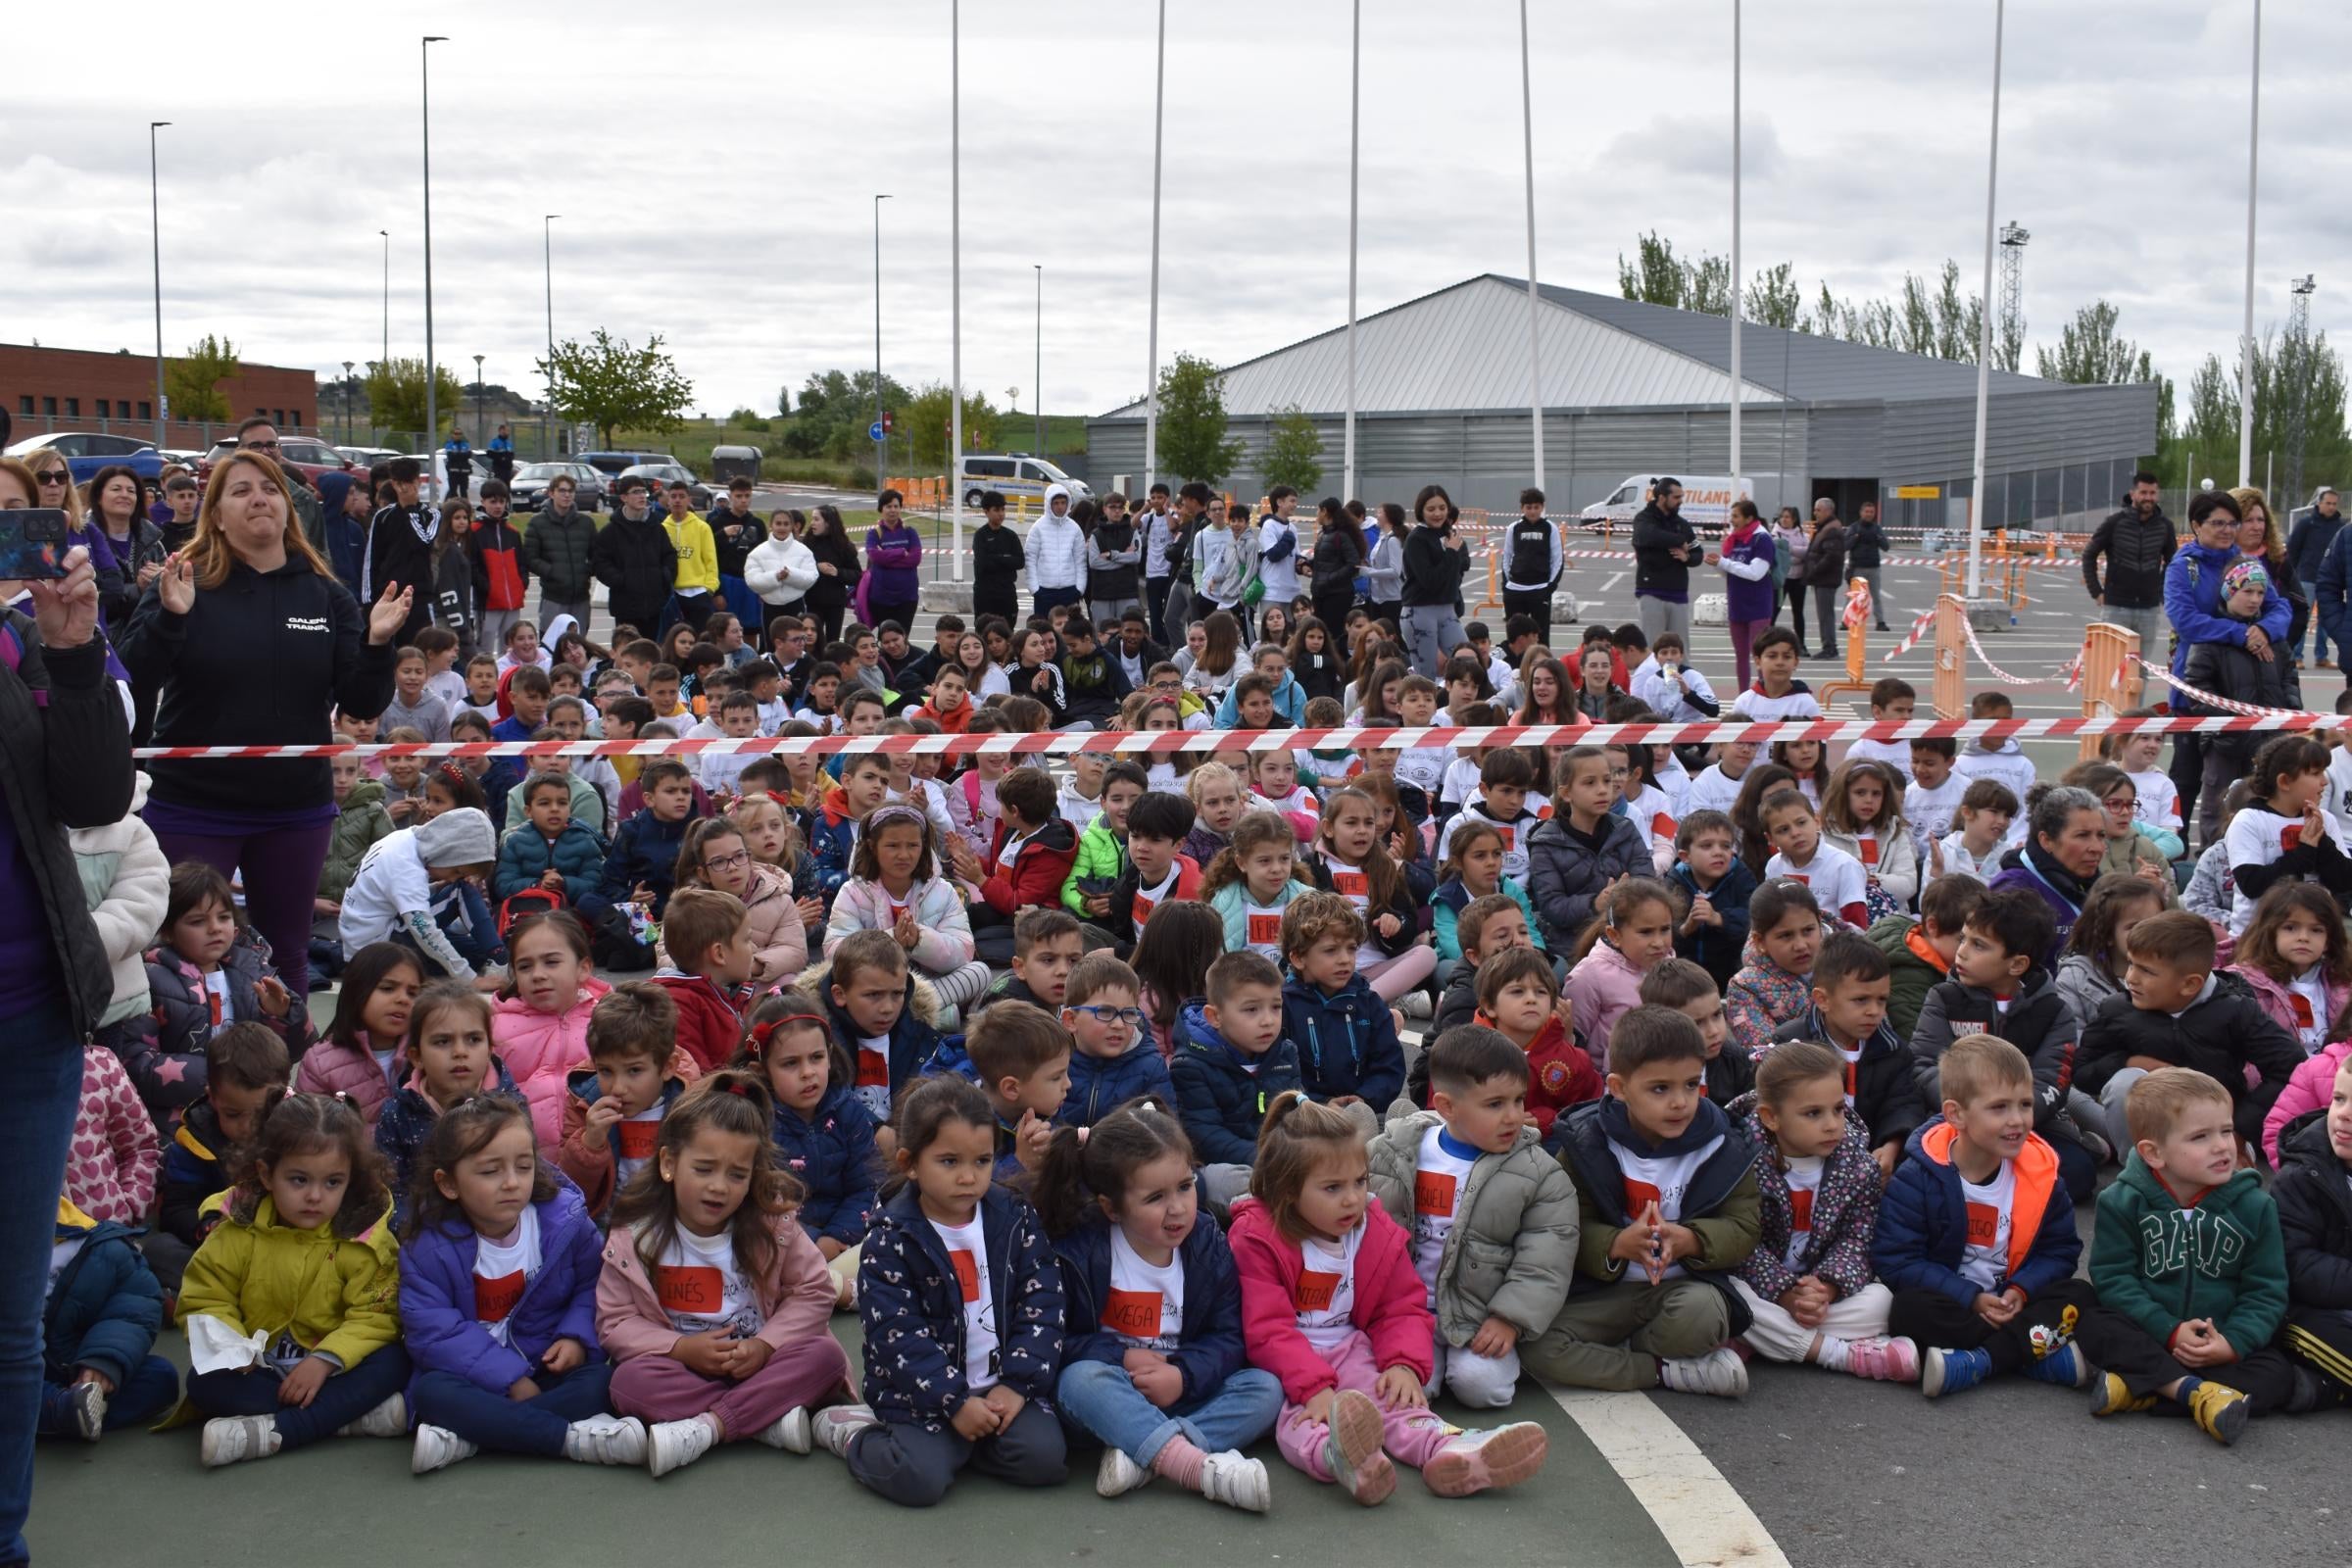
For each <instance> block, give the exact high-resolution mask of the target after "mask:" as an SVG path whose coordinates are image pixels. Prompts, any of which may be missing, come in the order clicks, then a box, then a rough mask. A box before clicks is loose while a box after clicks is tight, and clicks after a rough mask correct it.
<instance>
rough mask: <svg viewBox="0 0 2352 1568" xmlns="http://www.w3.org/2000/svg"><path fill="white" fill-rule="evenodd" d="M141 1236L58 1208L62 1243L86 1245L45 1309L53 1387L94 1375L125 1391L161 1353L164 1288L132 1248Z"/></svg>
mask: <svg viewBox="0 0 2352 1568" xmlns="http://www.w3.org/2000/svg"><path fill="white" fill-rule="evenodd" d="M138 1234H139V1233H138V1232H137V1231H134V1230H131V1229H130V1228H128V1227H127V1226H123V1225H118V1224H116V1223H115V1222H114V1221H113V1220H111V1219H104V1220H95V1221H93V1220H92V1219H91V1218H90V1217H89V1216H88V1215H87V1214H84V1213H81V1212H80V1211H79V1210H77V1209H74V1208H73V1207H72V1206H71V1205H70V1204H65V1203H62V1202H61V1203H60V1204H59V1206H58V1213H57V1235H56V1239H57V1241H58V1242H59V1243H61V1244H62V1243H65V1242H70V1241H72V1240H73V1238H74V1237H76V1236H80V1237H82V1238H83V1240H82V1244H81V1250H80V1251H78V1252H75V1253H74V1254H73V1261H71V1262H69V1263H68V1264H67V1265H66V1267H65V1270H64V1272H63V1273H61V1274H59V1275H58V1277H57V1284H56V1285H55V1286H53V1287H51V1288H50V1291H49V1300H48V1304H47V1305H46V1306H44V1307H43V1308H42V1309H41V1369H42V1376H44V1377H46V1378H47V1379H48V1380H49V1381H50V1382H52V1383H71V1382H73V1380H74V1379H75V1378H77V1377H79V1376H80V1375H81V1371H80V1369H81V1368H83V1367H95V1368H97V1370H98V1371H99V1372H101V1373H103V1374H104V1375H105V1376H106V1378H107V1379H108V1380H109V1381H110V1382H112V1383H113V1384H114V1385H115V1387H116V1388H118V1389H119V1388H121V1387H122V1386H123V1384H124V1383H126V1382H128V1381H129V1380H130V1374H131V1373H132V1372H133V1371H135V1370H136V1369H137V1368H138V1365H139V1363H140V1362H141V1361H144V1360H146V1359H147V1352H148V1351H150V1350H152V1349H153V1348H155V1336H156V1331H157V1330H158V1329H161V1328H162V1327H163V1326H164V1288H163V1287H162V1286H161V1285H159V1284H157V1283H156V1279H155V1275H154V1273H153V1271H151V1270H150V1269H149V1268H148V1267H147V1259H146V1258H144V1257H142V1256H140V1255H139V1250H138V1248H136V1247H134V1246H133V1245H131V1238H132V1237H133V1236H136V1235H138Z"/></svg>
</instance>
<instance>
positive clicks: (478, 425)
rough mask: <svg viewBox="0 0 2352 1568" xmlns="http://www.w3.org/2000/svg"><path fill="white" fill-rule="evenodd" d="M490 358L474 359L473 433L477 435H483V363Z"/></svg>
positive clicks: (478, 356)
mask: <svg viewBox="0 0 2352 1568" xmlns="http://www.w3.org/2000/svg"><path fill="white" fill-rule="evenodd" d="M488 357H489V356H487V355H483V354H476V355H475V356H474V357H473V433H474V434H475V435H480V434H481V433H482V361H483V360H485V359H487V358H488Z"/></svg>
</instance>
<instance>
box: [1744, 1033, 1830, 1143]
mask: <svg viewBox="0 0 2352 1568" xmlns="http://www.w3.org/2000/svg"><path fill="white" fill-rule="evenodd" d="M1817 1078H1835V1079H1837V1080H1838V1083H1839V1084H1843V1083H1844V1082H1845V1062H1844V1060H1843V1058H1841V1057H1840V1056H1839V1055H1838V1053H1836V1052H1835V1051H1832V1050H1831V1049H1830V1048H1829V1047H1827V1046H1825V1045H1823V1044H1822V1043H1821V1042H1820V1041H1818V1040H1784V1041H1782V1042H1781V1043H1780V1044H1779V1045H1777V1046H1775V1047H1773V1048H1772V1049H1771V1050H1770V1051H1767V1052H1766V1053H1764V1059H1763V1060H1762V1061H1759V1062H1757V1063H1756V1099H1757V1101H1758V1102H1759V1103H1763V1104H1767V1105H1770V1106H1771V1107H1772V1108H1773V1109H1774V1110H1776V1111H1777V1110H1779V1109H1780V1108H1781V1107H1782V1106H1783V1105H1784V1104H1786V1103H1788V1100H1789V1094H1790V1092H1791V1091H1793V1090H1794V1089H1795V1088H1796V1086H1797V1085H1798V1084H1805V1083H1811V1082H1813V1081H1814V1080H1815V1079H1817ZM1773 1147H1774V1151H1775V1152H1776V1154H1777V1152H1778V1151H1779V1145H1778V1144H1777V1143H1775V1145H1774V1146H1773Z"/></svg>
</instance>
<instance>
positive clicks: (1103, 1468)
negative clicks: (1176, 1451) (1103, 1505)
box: [1095, 1446, 1152, 1497]
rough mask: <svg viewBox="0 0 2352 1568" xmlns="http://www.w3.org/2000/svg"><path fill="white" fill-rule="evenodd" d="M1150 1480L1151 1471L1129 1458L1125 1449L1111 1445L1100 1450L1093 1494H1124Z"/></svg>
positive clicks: (1113, 1495) (1105, 1495) (1106, 1495)
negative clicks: (1100, 1454)
mask: <svg viewBox="0 0 2352 1568" xmlns="http://www.w3.org/2000/svg"><path fill="white" fill-rule="evenodd" d="M1151 1480H1152V1472H1151V1471H1149V1470H1147V1469H1145V1468H1144V1467H1143V1466H1142V1465H1140V1464H1137V1463H1136V1462H1135V1461H1134V1460H1133V1459H1131V1458H1129V1457H1128V1456H1127V1450H1126V1449H1124V1448H1121V1447H1118V1446H1111V1447H1107V1448H1104V1449H1103V1463H1102V1464H1101V1465H1100V1466H1099V1467H1098V1468H1097V1469H1096V1471H1095V1495H1096V1496H1098V1497H1119V1496H1124V1495H1127V1494H1128V1493H1130V1492H1133V1491H1134V1490H1135V1489H1136V1488H1138V1487H1141V1486H1146V1485H1148V1484H1150V1482H1151Z"/></svg>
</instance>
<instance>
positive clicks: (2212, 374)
mask: <svg viewBox="0 0 2352 1568" xmlns="http://www.w3.org/2000/svg"><path fill="white" fill-rule="evenodd" d="M2180 441H2181V444H2182V446H2183V447H2184V448H2185V450H2186V454H2187V456H2188V457H2189V458H2190V459H2191V460H2197V459H2202V460H2203V462H2204V466H2205V467H2206V469H2207V471H2208V473H2209V474H2212V476H2213V477H2217V478H2227V477H2229V470H2230V468H2231V466H2232V465H2231V464H2229V463H2227V462H2225V461H2224V460H2225V459H2234V458H2235V456H2236V454H2237V374H2236V371H2235V370H2234V369H2231V370H2224V369H2223V368H2222V362H2221V360H2220V358H2219V357H2218V356H2216V355H2212V354H2208V355H2206V356H2205V363H2204V364H2203V365H2200V366H2198V367H2197V373H2196V374H2194V375H2192V376H2190V377H2189V378H2188V421H2187V423H2186V424H2185V425H2183V426H2182V427H2181V431H2180ZM2217 468H2218V469H2220V470H2221V471H2220V472H2219V473H2213V470H2214V469H2217ZM2183 472H2184V473H2186V475H2187V482H2188V483H2189V484H2190V485H2191V486H2194V485H2195V484H2196V483H2197V482H2198V480H2199V478H2200V477H2203V476H2201V475H2199V474H2196V473H2192V472H2187V470H2185V469H2184V470H2183Z"/></svg>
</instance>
